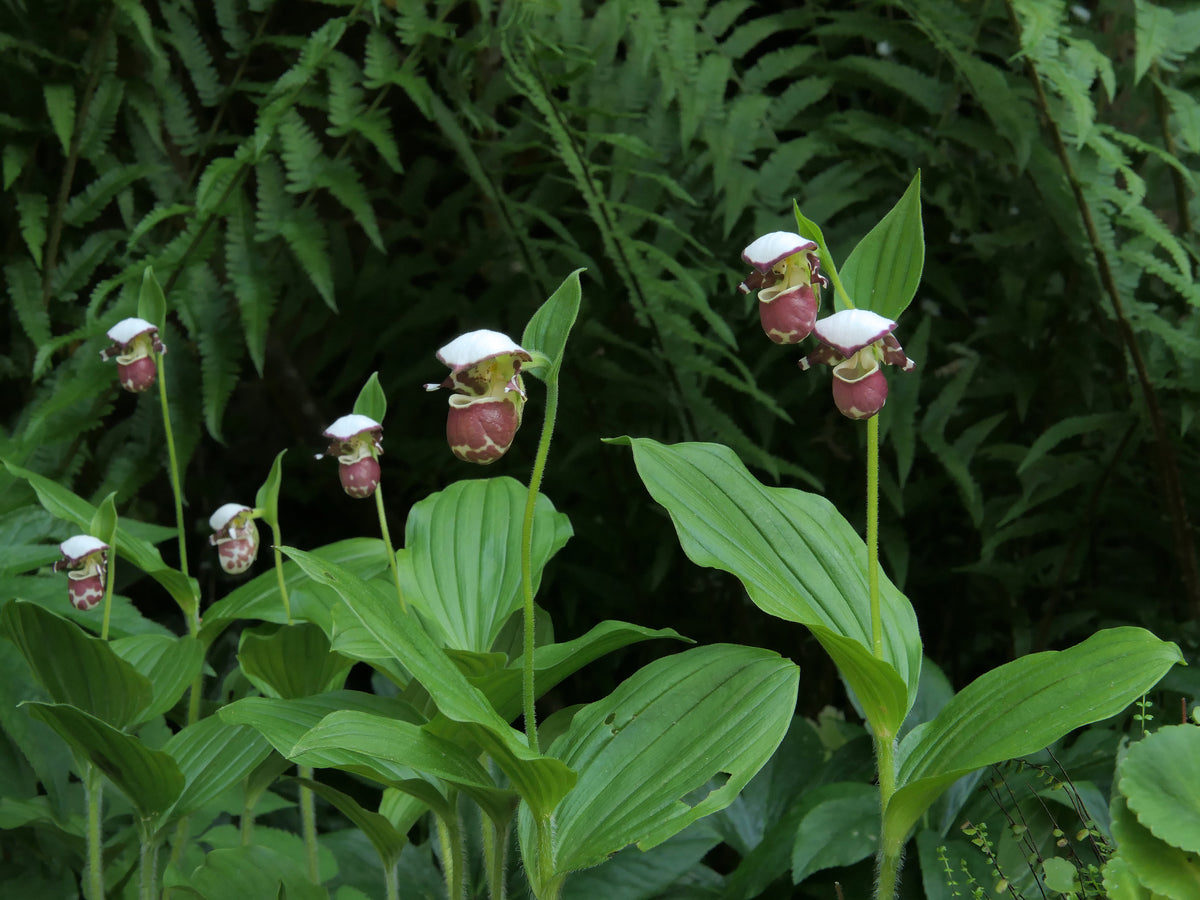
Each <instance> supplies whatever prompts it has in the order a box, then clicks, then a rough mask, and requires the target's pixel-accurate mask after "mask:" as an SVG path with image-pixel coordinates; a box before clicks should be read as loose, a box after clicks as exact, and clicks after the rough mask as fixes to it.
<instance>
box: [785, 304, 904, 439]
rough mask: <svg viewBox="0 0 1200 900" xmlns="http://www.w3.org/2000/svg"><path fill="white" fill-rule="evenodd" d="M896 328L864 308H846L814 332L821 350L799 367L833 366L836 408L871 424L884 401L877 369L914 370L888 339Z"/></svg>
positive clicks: (883, 386) (896, 343)
mask: <svg viewBox="0 0 1200 900" xmlns="http://www.w3.org/2000/svg"><path fill="white" fill-rule="evenodd" d="M895 327H896V323H895V322H893V321H892V320H891V319H885V318H884V317H883V316H881V315H879V314H878V313H874V312H871V311H870V310H867V309H844V310H842V311H841V312H836V313H834V314H833V315H831V316H826V317H825V318H824V319H822V320H821V321H820V322H818V323H817V324H816V327H815V328H814V329H813V333H814V334H815V335H816V336H817V340H819V341H820V342H821V346H820V347H818V348H817V349H816V350H814V351H813V352H812V353H810V354H808V356H806V357H804V359H802V360H800V368H801V369H803V370H805V371H807V370H808V369H809V368H811V367H812V366H815V365H817V364H823V365H827V366H833V402H834V403H835V404H837V408H838V409H839V410H841V413H842V415H844V416H847V417H849V418H851V419H869V418H871V416H873V415H875V414H876V413H878V412H879V411H880V410H881V409H883V404H884V403H886V402H887V395H888V385H887V379H886V378H885V377H884V375H883V370H882V369H881V366H882V365H889V366H899V367H900V371H902V372H911V371H912V370H913V369H915V368H916V367H917V364H916V363H915V362H913V361H912V360H911V359H909V358H908V357H907V356H905V355H904V350H903V348H901V346H900V342H899V341H897V340H896V338H895V336H894V335H893V334H892V331H893V329H895Z"/></svg>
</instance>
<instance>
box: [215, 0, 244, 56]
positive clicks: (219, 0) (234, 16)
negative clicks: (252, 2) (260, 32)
mask: <svg viewBox="0 0 1200 900" xmlns="http://www.w3.org/2000/svg"><path fill="white" fill-rule="evenodd" d="M241 5H242V4H241V2H240V0H216V2H215V3H214V4H213V11H214V12H215V13H216V16H217V25H218V26H219V27H220V29H221V37H223V38H224V39H225V43H226V44H228V45H229V49H230V50H232V51H233V53H234V54H235V55H237V56H242V55H244V54H245V53H246V51H247V49H249V46H250V33H249V32H248V31H246V29H245V28H243V27H242V22H241V16H240V12H241V9H240V7H241Z"/></svg>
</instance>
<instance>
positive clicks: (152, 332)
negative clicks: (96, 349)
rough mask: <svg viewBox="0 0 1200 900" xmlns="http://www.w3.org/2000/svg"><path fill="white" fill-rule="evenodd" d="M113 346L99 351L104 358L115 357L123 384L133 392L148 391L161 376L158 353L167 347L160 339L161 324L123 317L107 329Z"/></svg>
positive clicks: (163, 351)
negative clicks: (157, 360)
mask: <svg viewBox="0 0 1200 900" xmlns="http://www.w3.org/2000/svg"><path fill="white" fill-rule="evenodd" d="M108 339H109V340H110V341H112V346H111V347H109V348H108V349H107V350H101V351H100V358H101V359H104V360H108V359H112V358H113V357H116V360H117V377H118V378H119V379H120V381H121V387H123V388H125V390H127V391H130V392H131V393H134V394H140V393H142V392H143V391H148V390H150V388H151V387H152V386H153V385H154V379H155V378H157V377H158V363H157V362H156V361H155V358H154V354H155V353H166V352H167V348H166V346H165V345H164V344H163V342H162V341H161V340H159V338H158V327H157V326H155V325H151V324H150V323H149V322H147V321H146V320H145V319H138V318H132V319H122V320H121V321H120V322H118V323H117V324H116V325H114V326H113V327H112V328H110V329H108Z"/></svg>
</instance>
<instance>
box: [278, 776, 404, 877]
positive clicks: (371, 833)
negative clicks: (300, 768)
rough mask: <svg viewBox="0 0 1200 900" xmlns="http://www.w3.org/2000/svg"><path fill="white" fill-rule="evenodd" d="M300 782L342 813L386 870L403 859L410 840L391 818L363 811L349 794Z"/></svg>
mask: <svg viewBox="0 0 1200 900" xmlns="http://www.w3.org/2000/svg"><path fill="white" fill-rule="evenodd" d="M296 781H297V782H298V783H300V784H302V785H304V786H305V787H307V788H308V789H309V790H310V791H312V792H313V793H314V794H316V795H317V796H319V797H321V798H322V799H324V800H326V801H328V802H329V803H330V804H331V805H332V806H333V807H334V808H335V809H337V811H338V812H340V813H341V814H342V815H344V816H345V817H346V818H347V819H349V820H350V821H351V822H353V823H354V825H355V827H356V828H358V830H359V831H361V832H362V833H363V834H364V835H365V836H366V838H367V840H368V841H370V842H371V846H372V847H374V848H375V852H376V853H378V854H379V861H380V862H381V863H383V867H384V868H385V869H390V868H391V867H392V866H394V865H395V864H396V863H397V862H398V861H399V859H400V853H401V851H402V850H404V848H405V847H406V846H407V845H408V836H407V835H405V834H403V833H402V832H400V831H398V830H397V829H396V827H395V826H394V825H393V824H392V823H391V822H390V821H388V819H387V817H385V816H381V815H380V814H379V813H377V812H371V811H370V810H367V809H363V808H362V807H361V806H360V805H359V804H358V801H357V800H355V799H354V798H353V797H351V796H350V795H349V794H343V793H342V792H341V791H339V790H338V789H337V788H333V787H330V786H329V785H327V784H321V782H319V781H312V780H311V779H308V778H297V779H296Z"/></svg>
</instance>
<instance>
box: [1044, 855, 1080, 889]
mask: <svg viewBox="0 0 1200 900" xmlns="http://www.w3.org/2000/svg"><path fill="white" fill-rule="evenodd" d="M1042 875H1043V880H1044V881H1045V883H1046V887H1048V888H1050V890H1052V891H1058V892H1059V893H1060V894H1067V893H1070V892H1071V891H1077V890H1079V870H1078V869H1076V868H1075V866H1074V865H1072V864H1071V862H1070V860H1066V859H1063V858H1062V857H1061V856H1050V857H1047V858H1046V859H1044V860H1043V861H1042Z"/></svg>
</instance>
